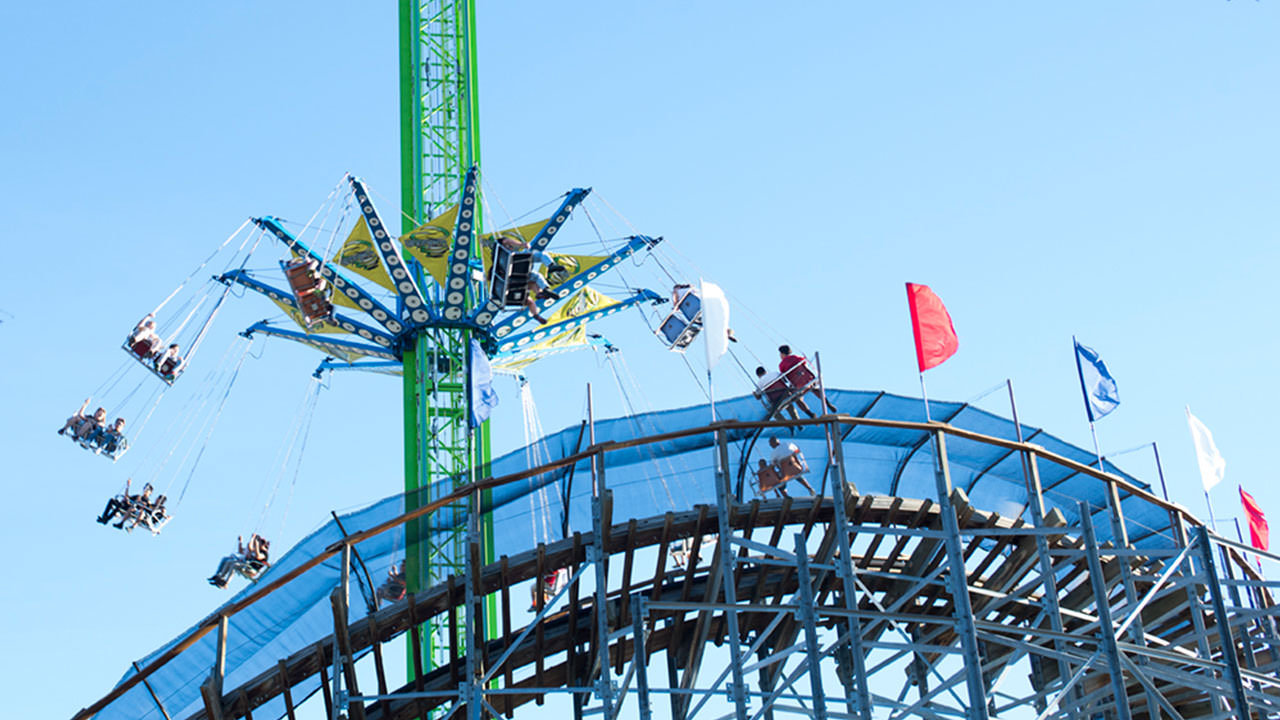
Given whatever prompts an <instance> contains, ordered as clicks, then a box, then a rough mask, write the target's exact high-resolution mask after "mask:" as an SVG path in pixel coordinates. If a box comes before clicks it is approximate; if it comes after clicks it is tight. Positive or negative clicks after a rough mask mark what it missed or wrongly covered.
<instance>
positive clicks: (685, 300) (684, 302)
mask: <svg viewBox="0 0 1280 720" xmlns="http://www.w3.org/2000/svg"><path fill="white" fill-rule="evenodd" d="M672 312H673V313H679V314H680V316H681V317H683V318H684V319H685V321H686V322H689V323H698V324H699V325H701V324H702V298H700V297H698V293H697V291H695V290H689V291H688V292H686V293H684V294H683V295H681V296H680V297H679V299H677V300H676V303H675V306H674V309H673V310H672Z"/></svg>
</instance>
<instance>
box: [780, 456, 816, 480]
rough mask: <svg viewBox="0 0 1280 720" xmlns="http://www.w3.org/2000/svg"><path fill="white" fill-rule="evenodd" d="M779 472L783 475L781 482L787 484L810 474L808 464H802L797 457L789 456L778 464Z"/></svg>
mask: <svg viewBox="0 0 1280 720" xmlns="http://www.w3.org/2000/svg"><path fill="white" fill-rule="evenodd" d="M778 470H779V471H780V472H781V473H782V480H781V482H783V483H785V482H788V481H790V480H791V479H792V478H798V477H800V476H801V475H804V474H806V473H808V472H809V465H808V463H804V462H801V461H800V460H798V459H796V457H795V456H794V455H793V456H789V457H785V458H783V459H782V460H781V461H779V462H778Z"/></svg>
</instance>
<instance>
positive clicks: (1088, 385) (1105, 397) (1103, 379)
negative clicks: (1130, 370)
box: [1071, 338, 1120, 422]
mask: <svg viewBox="0 0 1280 720" xmlns="http://www.w3.org/2000/svg"><path fill="white" fill-rule="evenodd" d="M1071 342H1073V343H1075V346H1076V370H1078V371H1079V372H1080V390H1081V391H1082V392H1084V409H1085V412H1087V413H1089V422H1093V421H1095V420H1098V419H1101V418H1103V417H1106V416H1107V414H1108V413H1110V412H1111V411H1112V410H1115V409H1116V407H1117V406H1118V405H1119V404H1120V390H1119V389H1118V388H1117V387H1116V380H1115V378H1113V377H1111V373H1110V372H1107V365H1106V363H1104V362H1102V358H1100V357H1098V353H1096V352H1094V351H1093V350H1092V349H1091V348H1088V347H1085V346H1084V345H1081V344H1080V343H1079V342H1078V341H1076V339H1075V338H1071Z"/></svg>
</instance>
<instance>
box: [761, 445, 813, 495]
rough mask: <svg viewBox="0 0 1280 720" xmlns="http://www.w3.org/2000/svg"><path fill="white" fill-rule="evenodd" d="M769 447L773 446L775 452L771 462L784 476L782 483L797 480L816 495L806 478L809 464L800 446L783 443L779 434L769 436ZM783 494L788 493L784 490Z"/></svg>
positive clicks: (780, 485)
mask: <svg viewBox="0 0 1280 720" xmlns="http://www.w3.org/2000/svg"><path fill="white" fill-rule="evenodd" d="M769 447H771V448H773V454H772V455H771V456H770V457H769V464H770V465H772V466H773V467H774V468H775V469H776V470H777V471H778V474H779V475H781V476H782V478H781V480H780V484H779V485H778V487H779V489H781V487H782V485H785V484H786V483H788V482H790V481H792V480H795V481H797V482H799V483H800V484H801V485H803V486H804V487H805V489H806V490H808V491H809V493H810V494H813V495H816V494H817V493H816V492H814V490H813V486H812V485H810V484H809V482H808V481H807V480H805V479H804V477H803V476H804V474H805V473H807V472H809V466H808V465H807V464H806V463H805V461H804V453H802V452H800V448H798V447H796V444H795V443H793V442H787V443H783V442H781V441H780V440H779V439H778V436H777V435H774V436H773V437H771V438H769ZM782 494H784V495H785V494H786V493H785V492H783V493H782Z"/></svg>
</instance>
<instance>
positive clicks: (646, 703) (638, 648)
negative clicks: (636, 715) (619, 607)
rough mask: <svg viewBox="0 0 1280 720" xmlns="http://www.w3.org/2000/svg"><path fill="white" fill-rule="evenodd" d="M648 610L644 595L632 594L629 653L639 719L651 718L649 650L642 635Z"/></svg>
mask: <svg viewBox="0 0 1280 720" xmlns="http://www.w3.org/2000/svg"><path fill="white" fill-rule="evenodd" d="M648 612H649V611H648V609H647V608H646V607H645V602H644V596H643V595H634V596H632V598H631V634H632V635H633V636H634V637H635V650H634V651H633V652H632V654H631V664H632V667H634V668H635V669H636V693H637V695H639V698H638V702H639V705H640V720H653V708H652V706H651V705H650V700H649V652H648V650H646V649H645V644H646V640H645V636H644V635H645V620H646V619H647V617H646V616H647V614H648ZM672 652H674V651H672Z"/></svg>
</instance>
